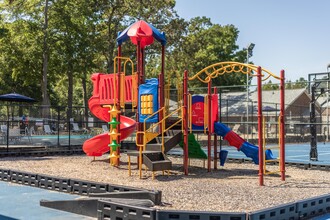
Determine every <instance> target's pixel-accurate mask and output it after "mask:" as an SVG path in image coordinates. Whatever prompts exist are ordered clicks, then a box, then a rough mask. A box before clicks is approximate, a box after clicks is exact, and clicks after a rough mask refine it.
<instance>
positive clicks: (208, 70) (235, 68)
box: [189, 62, 281, 83]
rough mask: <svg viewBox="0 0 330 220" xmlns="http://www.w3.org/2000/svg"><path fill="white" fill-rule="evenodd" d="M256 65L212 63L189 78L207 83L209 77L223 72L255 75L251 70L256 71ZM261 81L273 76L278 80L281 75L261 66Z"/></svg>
mask: <svg viewBox="0 0 330 220" xmlns="http://www.w3.org/2000/svg"><path fill="white" fill-rule="evenodd" d="M257 69H258V66H256V65H253V64H246V63H239V62H220V63H215V64H212V65H210V66H208V67H205V68H204V69H202V70H201V71H199V72H198V73H196V74H195V75H194V76H192V77H189V80H194V79H198V80H199V81H201V82H203V83H208V82H209V81H210V80H211V79H213V78H216V77H218V76H220V75H224V74H225V73H232V72H240V73H243V74H249V75H251V76H257V75H256V74H253V72H257ZM261 70H262V77H263V79H262V80H263V81H265V80H267V79H269V78H270V77H274V78H275V79H278V80H280V79H281V77H279V76H277V75H275V74H273V73H272V72H270V71H269V70H267V69H264V68H261Z"/></svg>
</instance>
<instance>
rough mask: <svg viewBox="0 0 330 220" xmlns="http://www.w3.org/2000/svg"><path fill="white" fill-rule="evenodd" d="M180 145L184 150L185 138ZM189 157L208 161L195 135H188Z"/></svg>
mask: <svg viewBox="0 0 330 220" xmlns="http://www.w3.org/2000/svg"><path fill="white" fill-rule="evenodd" d="M179 145H180V147H182V148H183V138H182V141H181V142H180V143H179ZM188 157H189V158H196V159H207V155H206V153H205V152H204V151H203V149H202V147H201V145H200V144H199V143H198V142H197V140H196V138H195V135H194V134H193V133H190V134H188Z"/></svg>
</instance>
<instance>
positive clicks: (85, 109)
mask: <svg viewBox="0 0 330 220" xmlns="http://www.w3.org/2000/svg"><path fill="white" fill-rule="evenodd" d="M86 77H87V76H86V72H84V75H83V78H82V79H81V83H82V87H83V98H84V121H85V123H86V125H85V128H87V127H88V94H87V86H86V84H87V82H86Z"/></svg>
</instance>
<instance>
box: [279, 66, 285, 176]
mask: <svg viewBox="0 0 330 220" xmlns="http://www.w3.org/2000/svg"><path fill="white" fill-rule="evenodd" d="M284 74H285V73H284V70H281V84H280V86H281V101H280V102H281V103H280V104H281V106H280V129H281V133H280V166H281V167H280V171H281V180H282V181H285V136H284V134H285V124H284V116H285V112H284V110H285V101H284V100H285V99H284V97H285V77H284Z"/></svg>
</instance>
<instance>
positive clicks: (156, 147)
mask: <svg viewBox="0 0 330 220" xmlns="http://www.w3.org/2000/svg"><path fill="white" fill-rule="evenodd" d="M145 150H146V151H162V144H147V145H146V149H145Z"/></svg>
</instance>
